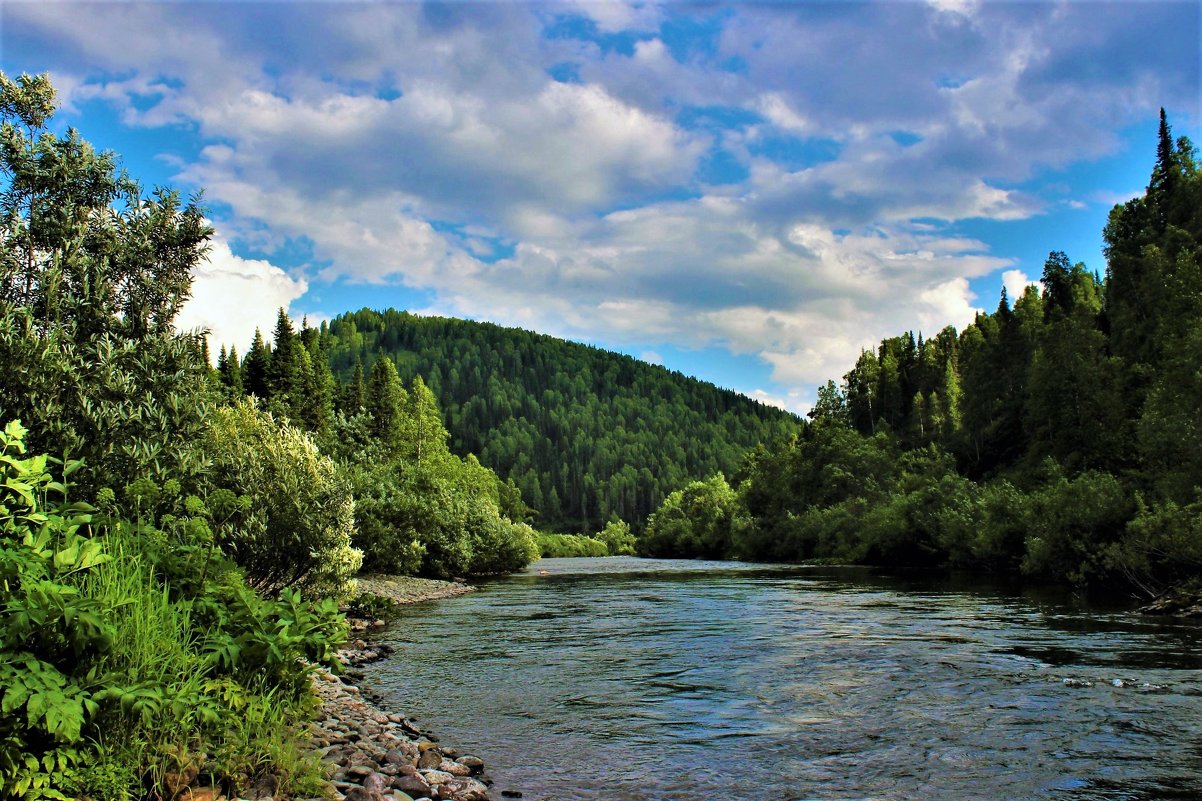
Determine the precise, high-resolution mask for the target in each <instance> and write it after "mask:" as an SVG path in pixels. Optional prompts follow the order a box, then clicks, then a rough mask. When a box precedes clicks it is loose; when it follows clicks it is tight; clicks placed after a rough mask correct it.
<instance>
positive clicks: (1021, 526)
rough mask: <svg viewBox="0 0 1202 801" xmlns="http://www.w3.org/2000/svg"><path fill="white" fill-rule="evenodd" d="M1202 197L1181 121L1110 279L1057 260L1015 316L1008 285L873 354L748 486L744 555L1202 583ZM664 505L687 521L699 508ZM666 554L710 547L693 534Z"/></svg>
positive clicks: (767, 455)
mask: <svg viewBox="0 0 1202 801" xmlns="http://www.w3.org/2000/svg"><path fill="white" fill-rule="evenodd" d="M1200 201H1202V175H1200V174H1199V169H1198V164H1197V160H1196V154H1195V151H1194V148H1193V145H1192V144H1191V143H1190V142H1189V141H1188V140H1187V139H1185V138H1180V139H1177V140H1175V141H1174V139H1173V138H1172V136H1171V131H1170V129H1169V126H1168V121H1167V119H1166V118H1165V117H1164V115H1163V114H1162V116H1161V120H1160V128H1159V132H1158V140H1157V151H1156V162H1155V165H1154V167H1153V170H1152V176H1151V179H1150V181H1149V184H1148V189H1147V192H1146V193H1145V194H1144V195H1143V196H1142V197H1138V198H1134V199H1132V200H1131V201H1128V202H1127V203H1123V204H1119V205H1118V206H1116V207H1115V208H1114V209H1113V210H1112V212H1111V213H1110V217H1109V220H1108V223H1107V225H1106V229H1105V231H1104V232H1103V236H1104V239H1105V242H1106V256H1107V270H1106V275H1105V278H1104V279H1102V278H1099V277H1098V276H1097V275H1096V274H1094V273H1092V272H1090V271H1089V270H1087V268H1086V267H1085V265H1083V264H1073V263H1072V262H1071V261H1070V260H1069V258H1068V257H1067V256H1066V255H1065V254H1064V253H1062V252H1058V251H1057V252H1052V253H1051V254H1049V256H1048V258H1047V260H1046V262H1045V263H1044V267H1043V273H1042V282H1041V284H1042V287H1041V288H1036V287H1034V286H1029V287H1027V288H1026V289H1025V291H1024V292H1023V294H1022V295H1021V296H1020V297H1018V298H1017V299H1016V300H1015V301H1014V303H1013V305H1011V303H1010V299H1009V298H1008V297H1007V295H1006V293H1005V291H1004V290H1003V292H1002V296H1001V299H1000V302H999V303H998V306H997V308H996V310H995V311H994V312H992V313H988V314H986V313H979V314H978V315H977V317H976V319H975V320H974V321H973V323H972V324H971V325H969V326H968V327H967V328H966V329H965V330H964V331H962V332H959V333H957V332H956V331H954V330H952V329H945V330H944V331H942V332H940V334H939V335H937V336H936V337H935V338H933V339H928V340H924V339H923V337H922V336H921V335H919V336H917V337H915V336H914V335H913V334H912V333H907V334H904V335H902V336H900V337H892V338H888V339H886V340H884V341H882V342H881V344H880V346H879V348H877V349H876V350H875V351H864V352H863V353H862V354H861V355H860V358H859V359H858V361H857V362H856V364H855V365H854V366H853V368H852V369H851V371H850V372H848V373H847V374H846V375H845V376H844V382H843V384H842V386H841V387H837V386H835V385H834V384H833V383H832V384H828V385H827V386H826V387H824V388H823V389H822V390H820V391H819V401H818V403H817V404H816V405H815V408H814V411H813V412H812V413H811V422H810V423H809V424H808V425H807V426H806V427H805V429H804V430H803V431H802V432H801V433H800V434H799V435H798V436H796V437H794V438H792V439H791V440H789V441H788V442H785V443H780V444H778V445H775V446H772V447H759V448H756V449H754V450H753V451H751V452H750V453H749V454H748V456H747V459H746V461H745V463H744V465H743V466H742V467H741V468H740V470H739V471H738V472H737V473H735V474H733V475H735V478H736V485H737V490H738V495H739V500H740V503H741V504H742V506H743V508H744V509H745V510H746V512H747V513H748V514H749V516H750V523H749V524H748V525H747V526H745V527H744V528H743V529H742V537H741V539H736V540H735V541H732V542H731V544H730V547H729V548H728V549H727V550H726V553H727V554H728V555H731V554H735V555H741V556H745V557H747V558H770V559H785V560H795V559H810V558H826V559H838V560H845V561H868V562H876V563H882V562H883V563H889V564H898V563H903V564H924V565H937V564H947V565H954V566H959V567H972V568H976V569H989V570H1007V571H1010V570H1013V571H1018V570H1021V571H1022V572H1024V573H1026V574H1028V575H1033V576H1039V577H1042V578H1045V579H1051V580H1057V581H1067V582H1072V583H1076V584H1090V585H1093V586H1097V585H1099V584H1103V583H1106V582H1107V581H1111V580H1113V579H1117V580H1119V581H1122V582H1125V586H1126V587H1128V588H1129V589H1132V590H1138V591H1141V592H1143V593H1145V594H1149V595H1154V594H1156V593H1159V592H1161V591H1163V590H1164V589H1165V588H1166V587H1168V586H1170V585H1172V584H1174V583H1176V582H1182V581H1188V580H1190V579H1194V580H1198V579H1199V578H1200V577H1202V556H1200V554H1202V544H1200V541H1199V540H1198V532H1199V527H1198V526H1197V524H1196V520H1195V518H1194V517H1193V515H1196V514H1197V512H1198V511H1199V509H1200V508H1202V457H1199V454H1200V453H1202V436H1200V435H1199V432H1202V402H1200V401H1199V398H1202V383H1200V381H1202V379H1200V378H1199V377H1200V376H1202V355H1200V354H1202V269H1200V265H1202V203H1200ZM663 511H664V513H665V514H666V515H668V518H671V519H676V518H677V517H679V516H680V515H679V512H680V503H679V502H678V501H676V502H674V503H673V504H672V505H668V504H665V506H664V507H663ZM658 515H659V513H658V512H657V516H658ZM668 518H665V519H668ZM695 522H696V521H690V520H688V519H685V520H683V521H678V522H676V523H674V524H673V525H674V526H676V527H678V528H680V529H681V530H682V531H683V530H687V529H688V527H689V526H690V525H692V524H693V523H695ZM658 528H659V526H657V529H658ZM657 533H658V531H657ZM656 542H657V543H658V542H659V540H657V541H656ZM644 547H646V546H644ZM656 548H657V552H660V553H664V552H672V553H677V554H681V555H685V554H693V553H695V552H696V549H695V548H694V547H693V546H692V545H691V544H690V543H689V542H688V541H687V538H684V539H682V540H681V544H680V546H679V547H676V548H675V549H672V548H668V549H661V548H660V547H659V545H658V544H657V546H656Z"/></svg>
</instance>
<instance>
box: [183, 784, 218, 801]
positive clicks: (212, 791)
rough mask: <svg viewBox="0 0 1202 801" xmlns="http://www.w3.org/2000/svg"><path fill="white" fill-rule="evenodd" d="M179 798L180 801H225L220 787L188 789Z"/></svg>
mask: <svg viewBox="0 0 1202 801" xmlns="http://www.w3.org/2000/svg"><path fill="white" fill-rule="evenodd" d="M179 798H180V801H225V796H224V795H222V793H221V788H220V787H188V788H185V789H184V792H183V793H181V794H180V797H179Z"/></svg>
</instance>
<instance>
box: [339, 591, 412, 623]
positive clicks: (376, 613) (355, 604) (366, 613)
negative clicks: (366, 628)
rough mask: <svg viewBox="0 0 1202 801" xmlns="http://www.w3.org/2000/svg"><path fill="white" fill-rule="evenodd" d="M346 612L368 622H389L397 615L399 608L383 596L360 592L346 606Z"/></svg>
mask: <svg viewBox="0 0 1202 801" xmlns="http://www.w3.org/2000/svg"><path fill="white" fill-rule="evenodd" d="M347 611H348V612H350V613H351V614H352V615H355V616H356V617H362V618H367V619H369V620H391V619H392V618H394V617H396V616H397V615H398V614H399V611H400V607H399V606H398V605H397V604H396V603H394V602H393V601H392V600H391V599H389V598H385V597H384V596H383V595H376V594H375V593H371V592H361V593H359V594H358V595H356V596H355V597H354V598H352V599H351V602H350V603H349V604H347Z"/></svg>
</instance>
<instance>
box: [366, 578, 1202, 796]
mask: <svg viewBox="0 0 1202 801" xmlns="http://www.w3.org/2000/svg"><path fill="white" fill-rule="evenodd" d="M540 571H546V573H547V574H546V575H540ZM1071 600H1072V599H1071V598H1067V597H1065V598H1056V597H1051V596H1046V595H1044V596H1041V595H1031V594H1021V593H1019V592H1017V591H1014V590H1003V589H997V588H988V587H983V586H980V584H979V582H977V583H967V584H965V583H961V584H957V583H955V582H950V581H938V582H934V581H932V580H931V579H928V578H922V577H912V576H904V575H901V576H899V575H893V576H890V575H882V574H880V573H879V572H876V573H874V572H872V571H867V570H855V569H835V568H771V567H768V566H763V565H758V566H757V565H741V564H732V563H725V562H722V563H717V562H675V561H657V560H637V559H627V558H613V559H545V560H543V561H541V562H538V563H536V564H534V565H532V566H531V568H530V569H529V571H528V572H527V573H526V574H524V575H518V576H513V577H509V578H507V579H503V580H499V581H495V582H490V583H488V584H486V585H484V587H483V588H482V590H481V591H480V592H477V593H473V594H470V595H466V596H461V597H459V598H453V599H447V600H443V601H437V602H433V603H427V604H419V605H416V606H413V607H409V608H407V609H406V610H405V613H404V615H403V616H402V617H401V618H400V620H398V621H397V622H396V623H394V624H393V625H392V626H391V627H390V629H389V632H388V634H387V635H386V639H389V640H390V641H391V642H392V644H394V645H395V646H397V652H396V654H395V655H394V656H392V657H391V658H390V659H389V660H388V661H386V662H382V663H379V664H378V665H377V666H376V667H375V669H374V672H373V675H372V676H371V677H370V681H371V683H372V684H373V686H375V687H376V688H377V689H379V690H380V691H381V692H382V693H383V694H384V695H385V697H386V698H387V699H388V704H389V705H391V706H392V707H395V708H396V709H399V710H403V711H405V712H406V713H408V714H411V715H412V716H414V717H416V718H419V719H420V720H422V722H424V723H425V724H426V725H428V726H429V727H431V728H432V729H434V730H435V731H436V732H437V733H438V734H439V735H440V736H441V738H442V740H443V742H445V743H448V744H452V745H455V746H457V747H459V748H460V749H461V750H466V751H472V752H474V753H476V754H478V755H480V756H482V757H483V758H484V759H485V761H486V762H487V763H488V765H489V772H490V773H491V775H492V776H493V778H494V779H495V780H496V782H497V789H505V788H515V789H519V790H521V791H522V792H523V793H524V798H525V799H535V800H536V801H551V800H552V799H554V801H572V800H573V799H597V800H598V801H600V800H601V799H606V800H607V801H623V800H629V801H650V800H651V799H705V798H716V799H728V800H731V801H740V800H742V799H746V801H753V800H754V801H762V800H764V799H989V800H990V801H993V800H994V799H1037V798H1055V799H1080V800H1084V799H1130V800H1131V801H1135V800H1136V799H1141V800H1146V801H1152V799H1202V674H1200V673H1199V671H1200V670H1202V648H1200V647H1199V646H1200V645H1202V627H1199V626H1197V625H1194V624H1182V623H1172V622H1168V621H1163V620H1149V619H1145V618H1142V617H1140V616H1138V615H1134V614H1131V613H1127V612H1122V611H1104V610H1103V611H1099V610H1096V609H1095V610H1090V611H1087V610H1083V609H1081V608H1080V607H1079V606H1078V605H1075V604H1073V603H1072V602H1071ZM1116 685H1121V686H1116Z"/></svg>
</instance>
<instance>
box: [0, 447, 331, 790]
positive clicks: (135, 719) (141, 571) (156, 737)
mask: <svg viewBox="0 0 1202 801" xmlns="http://www.w3.org/2000/svg"><path fill="white" fill-rule="evenodd" d="M24 434H25V431H24V429H23V428H22V427H21V426H20V425H19V424H17V423H10V424H9V425H8V426H7V427H6V428H5V430H4V432H3V433H2V434H0V710H2V711H3V714H2V715H0V798H14V799H40V798H59V799H63V798H67V797H74V796H77V795H87V796H89V797H92V798H97V799H108V798H111V799H124V798H131V797H141V796H142V795H143V794H144V793H145V792H146V789H147V787H151V788H154V787H158V786H160V782H161V780H162V778H163V776H164V775H165V772H166V771H167V770H169V769H171V767H172V766H173V765H174V763H175V762H177V761H178V759H179V758H180V757H179V755H180V754H188V753H198V752H199V751H200V750H203V749H209V750H211V751H212V752H213V753H214V754H215V755H216V756H215V757H214V759H213V760H212V761H211V762H210V764H209V765H208V766H207V770H208V771H209V773H210V775H211V776H212V777H213V778H214V779H215V780H219V781H225V782H227V783H232V784H233V785H235V786H236V785H238V784H239V783H240V782H243V784H242V786H245V782H244V780H249V778H250V775H249V774H247V773H245V771H244V767H245V766H246V765H248V764H253V767H254V770H255V775H258V774H259V773H261V772H263V771H265V770H268V771H271V772H275V773H277V774H279V775H280V777H281V779H282V780H283V784H284V785H285V786H292V787H296V788H298V791H302V792H305V793H308V794H312V793H313V792H316V791H317V790H318V789H319V787H318V784H317V782H318V781H319V773H318V772H317V766H316V765H314V764H312V760H311V759H309V758H307V757H305V756H304V755H303V754H302V751H301V749H302V747H303V745H302V740H301V733H300V732H296V731H295V730H293V729H291V728H290V727H289V726H288V725H285V723H286V722H287V721H293V720H298V719H303V718H304V717H305V716H306V715H307V714H308V705H309V703H310V702H309V701H308V697H309V695H308V693H309V674H310V672H311V670H312V667H311V666H312V665H316V664H326V665H335V664H336V662H335V652H336V649H337V647H338V646H339V645H340V644H341V643H342V642H343V641H344V640H345V634H346V630H345V623H344V621H343V619H342V618H341V616H340V615H339V614H338V612H337V608H336V606H335V604H334V602H333V601H331V600H326V601H323V602H322V603H319V604H308V603H305V602H304V601H302V600H301V598H300V596H299V594H298V593H296V592H293V591H285V592H283V593H281V596H280V598H279V599H276V600H271V599H264V598H261V597H260V596H258V595H256V594H255V593H254V592H252V591H251V590H249V589H248V588H247V587H246V585H245V584H244V583H243V582H242V580H241V578H240V574H239V573H238V572H237V571H236V570H234V569H233V567H232V566H231V565H229V564H228V563H226V562H224V561H223V560H222V559H221V557H220V554H219V553H217V554H215V553H214V551H212V549H211V548H209V549H206V548H202V547H198V540H197V539H196V538H193V539H191V540H189V539H188V534H189V533H191V534H195V533H196V528H195V527H193V526H191V525H190V523H191V522H192V521H193V520H195V519H202V520H207V519H209V518H210V517H211V515H212V512H210V510H209V508H208V506H209V505H211V506H213V507H214V508H215V509H218V510H219V511H227V510H228V508H229V507H231V506H236V505H237V504H236V501H234V500H232V499H230V498H229V497H223V496H222V495H221V494H220V493H214V494H213V496H212V497H211V498H210V503H209V504H206V503H205V502H204V501H202V500H201V499H200V498H198V497H196V496H187V497H184V498H181V499H179V506H178V508H179V509H180V511H181V512H184V513H188V514H191V515H196V516H198V517H197V518H188V517H186V516H184V515H180V516H172V515H166V514H165V515H161V516H160V517H159V519H158V520H156V521H153V522H154V523H156V524H157V525H159V526H163V527H164V528H165V529H166V530H164V528H153V527H152V526H151V522H150V521H141V522H130V521H128V520H117V519H106V520H104V521H102V522H100V524H99V525H100V526H101V527H102V528H103V536H100V535H97V534H96V532H95V531H94V530H93V528H94V527H95V526H96V525H97V521H98V518H97V515H96V513H95V512H94V510H92V509H91V508H90V507H87V506H84V505H82V504H78V503H75V504H69V503H67V502H66V500H65V497H66V494H67V486H66V485H65V484H64V483H63V482H62V481H56V480H54V478H53V477H52V476H51V475H50V473H49V472H48V466H49V464H50V460H49V459H47V457H45V456H32V457H25V456H24V454H25V447H24V443H23V441H22V438H23V436H24ZM77 469H78V465H75V464H69V465H66V466H65V467H64V472H67V471H69V470H71V471H73V470H77ZM177 493H178V489H177V488H175V487H170V486H167V487H160V486H158V485H156V484H154V483H153V482H150V481H148V480H141V481H139V482H135V484H134V485H131V487H130V495H131V496H136V497H138V498H140V499H141V500H143V501H153V502H154V503H156V504H158V505H160V506H161V505H162V504H163V502H164V498H165V497H169V496H172V495H175V494H177ZM106 495H107V496H108V499H109V500H110V501H111V500H112V493H111V492H110V493H107V494H106ZM168 518H171V519H168ZM202 539H203V538H202ZM170 556H173V557H176V558H169V557H170ZM211 561H212V562H214V564H212V565H211V566H210V562H211ZM197 586H198V587H199V589H198V590H197V591H195V592H194V593H190V594H189V595H188V596H183V595H181V594H179V592H178V590H179V588H181V587H197ZM261 722H271V723H272V726H270V727H263V728H257V727H256V726H255V725H250V724H258V723H261ZM68 794H70V795H68Z"/></svg>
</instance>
